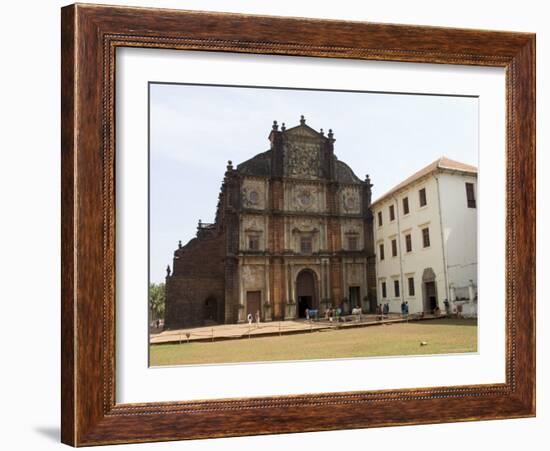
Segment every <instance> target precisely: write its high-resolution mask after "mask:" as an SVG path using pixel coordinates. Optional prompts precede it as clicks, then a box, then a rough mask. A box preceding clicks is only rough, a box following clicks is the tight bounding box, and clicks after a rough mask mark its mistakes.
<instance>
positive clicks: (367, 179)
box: [365, 174, 370, 184]
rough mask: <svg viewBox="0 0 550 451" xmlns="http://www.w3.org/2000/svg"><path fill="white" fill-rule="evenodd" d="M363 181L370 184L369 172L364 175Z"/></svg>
mask: <svg viewBox="0 0 550 451" xmlns="http://www.w3.org/2000/svg"><path fill="white" fill-rule="evenodd" d="M365 182H366V183H369V184H370V176H369V174H367V175H365Z"/></svg>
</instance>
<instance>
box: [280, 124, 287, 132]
mask: <svg viewBox="0 0 550 451" xmlns="http://www.w3.org/2000/svg"><path fill="white" fill-rule="evenodd" d="M281 130H282V131H283V132H284V131H285V130H286V125H285V123H284V122H283V125H281Z"/></svg>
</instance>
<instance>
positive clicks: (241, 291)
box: [237, 259, 245, 323]
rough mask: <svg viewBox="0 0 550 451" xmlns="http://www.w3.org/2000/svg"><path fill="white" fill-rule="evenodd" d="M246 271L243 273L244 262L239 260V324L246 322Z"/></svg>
mask: <svg viewBox="0 0 550 451" xmlns="http://www.w3.org/2000/svg"><path fill="white" fill-rule="evenodd" d="M243 275H244V271H243V261H242V260H240V259H239V306H238V312H237V322H238V323H242V322H244V308H245V306H244V302H245V299H244V294H245V293H244V283H243V280H244V277H243Z"/></svg>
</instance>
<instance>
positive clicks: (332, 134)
mask: <svg viewBox="0 0 550 451" xmlns="http://www.w3.org/2000/svg"><path fill="white" fill-rule="evenodd" d="M328 137H329V138H330V139H332V138H333V137H334V133H332V128H329V129H328Z"/></svg>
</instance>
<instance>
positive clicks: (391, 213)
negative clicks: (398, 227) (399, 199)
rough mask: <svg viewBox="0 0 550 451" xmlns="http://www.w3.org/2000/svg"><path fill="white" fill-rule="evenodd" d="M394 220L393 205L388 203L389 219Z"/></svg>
mask: <svg viewBox="0 0 550 451" xmlns="http://www.w3.org/2000/svg"><path fill="white" fill-rule="evenodd" d="M393 220H395V208H394V206H393V205H390V221H393Z"/></svg>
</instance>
